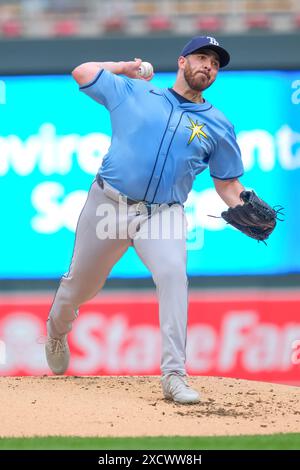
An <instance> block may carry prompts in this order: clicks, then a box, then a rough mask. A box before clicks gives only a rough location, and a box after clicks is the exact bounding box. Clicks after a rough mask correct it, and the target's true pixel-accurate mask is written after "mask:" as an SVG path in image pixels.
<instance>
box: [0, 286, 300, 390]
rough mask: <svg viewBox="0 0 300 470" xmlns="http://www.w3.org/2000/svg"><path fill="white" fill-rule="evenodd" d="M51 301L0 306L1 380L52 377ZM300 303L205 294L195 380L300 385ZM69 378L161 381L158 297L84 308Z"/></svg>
mask: <svg viewBox="0 0 300 470" xmlns="http://www.w3.org/2000/svg"><path fill="white" fill-rule="evenodd" d="M51 302H52V298H50V297H49V296H37V295H35V294H32V295H26V296H25V295H20V296H16V295H14V296H12V295H7V296H3V297H1V299H0V338H1V348H0V349H1V354H0V375H43V374H48V373H49V370H48V368H47V365H46V361H45V357H44V346H43V344H42V336H43V335H45V333H46V331H45V326H46V319H47V314H48V311H49V308H50V305H51ZM299 308H300V295H299V294H297V293H293V292H284V291H283V292H281V293H275V292H271V291H260V292H258V291H251V290H249V291H244V292H242V291H241V292H238V291H235V292H234V291H233V292H230V291H229V292H227V293H225V292H221V291H211V292H209V291H206V292H202V293H201V294H199V293H196V292H192V293H191V295H190V309H189V323H188V346H187V351H188V354H187V356H188V358H187V366H188V373H189V374H190V375H204V376H206V375H208V376H222V377H237V378H242V379H250V380H261V381H268V382H282V383H287V384H292V385H300V374H299V371H300V347H299V345H300V341H299V340H300V320H299ZM69 342H70V347H71V352H72V359H71V364H70V369H69V371H68V373H69V374H70V375H156V374H159V373H160V370H159V363H160V331H159V325H158V305H157V302H156V298H155V296H154V294H153V295H152V294H149V293H144V294H143V293H141V294H138V295H137V294H136V293H134V294H133V293H130V292H129V291H127V292H126V291H124V292H121V291H116V292H115V293H113V294H103V295H101V296H99V297H98V298H97V299H96V300H94V301H92V302H89V303H87V304H86V305H85V306H83V307H82V308H81V311H80V315H79V317H78V319H77V320H76V322H75V324H74V328H73V330H72V332H71V334H70V335H69Z"/></svg>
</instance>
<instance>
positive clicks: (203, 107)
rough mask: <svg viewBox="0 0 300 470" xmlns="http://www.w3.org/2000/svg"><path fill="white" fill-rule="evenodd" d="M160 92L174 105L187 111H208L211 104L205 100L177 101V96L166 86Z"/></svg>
mask: <svg viewBox="0 0 300 470" xmlns="http://www.w3.org/2000/svg"><path fill="white" fill-rule="evenodd" d="M161 92H162V94H163V95H165V97H166V98H167V99H168V100H169V101H171V102H172V104H173V105H174V106H177V107H179V108H182V109H186V110H188V111H193V112H199V111H200V112H201V111H208V110H209V109H211V108H212V104H211V103H210V102H209V101H207V100H205V102H204V103H188V102H184V103H179V101H178V100H177V98H176V97H175V96H174V95H173V93H172V92H171V91H169V90H168V88H164V89H162V90H161Z"/></svg>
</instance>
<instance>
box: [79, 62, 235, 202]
mask: <svg viewBox="0 0 300 470" xmlns="http://www.w3.org/2000/svg"><path fill="white" fill-rule="evenodd" d="M80 90H81V91H83V92H84V93H86V94H87V95H88V96H90V97H91V98H93V99H94V100H96V101H97V102H98V103H100V104H102V105H104V106H105V107H106V108H107V109H108V111H109V112H110V117H111V124H112V141H111V146H110V148H109V151H108V153H107V154H106V155H105V157H104V159H103V163H102V166H101V168H100V170H99V173H100V175H101V176H102V178H103V179H105V180H106V181H107V182H108V183H109V184H110V185H111V186H113V187H114V188H115V189H117V190H118V191H120V192H121V193H123V194H125V195H126V196H128V197H129V198H131V199H136V200H141V201H147V202H150V203H171V202H179V203H180V204H183V203H184V202H185V201H186V199H187V197H188V193H189V192H190V190H191V188H192V185H193V181H194V179H195V177H196V175H198V174H199V173H201V172H202V171H203V170H205V169H206V168H207V167H209V169H210V174H211V176H212V177H214V178H219V179H224V180H226V179H231V178H237V177H239V176H241V175H242V174H243V164H242V160H241V153H240V149H239V147H238V144H237V142H236V137H235V133H234V130H233V126H232V124H231V123H230V122H229V121H228V120H227V119H226V117H225V116H224V115H223V114H222V113H221V112H220V111H219V110H218V109H216V108H214V107H213V106H212V105H211V104H210V103H209V102H208V101H205V102H204V103H202V104H198V103H192V102H191V101H187V100H179V99H178V97H176V96H175V95H176V94H174V93H172V92H171V91H170V90H169V89H161V88H157V87H155V86H153V85H152V84H151V82H147V81H144V80H139V79H130V78H127V77H124V76H120V75H115V74H113V73H111V72H109V71H107V70H101V71H100V72H99V73H98V74H97V76H96V77H95V78H94V79H93V80H92V81H91V82H89V83H87V84H85V85H83V86H81V87H80ZM181 101H183V102H181Z"/></svg>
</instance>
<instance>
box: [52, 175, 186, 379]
mask: <svg viewBox="0 0 300 470" xmlns="http://www.w3.org/2000/svg"><path fill="white" fill-rule="evenodd" d="M154 207H155V208H154V211H153V212H152V213H151V217H149V214H148V212H147V210H146V208H145V206H143V205H141V204H139V205H138V204H133V205H127V204H126V203H125V202H124V201H123V199H121V196H120V193H118V191H116V190H115V189H114V188H112V187H111V186H110V185H108V184H105V185H104V188H103V189H102V188H100V187H99V185H98V183H97V182H96V181H94V183H93V184H92V186H91V188H90V191H89V194H88V198H87V201H86V203H85V206H84V208H83V210H82V212H81V214H80V217H79V219H78V224H77V230H76V237H75V245H74V251H73V256H72V261H71V265H70V269H69V272H68V273H67V274H66V275H64V276H63V277H62V279H61V282H60V285H59V288H58V290H57V292H56V295H55V298H54V302H53V304H52V307H51V310H50V314H49V317H48V321H47V329H48V335H50V336H51V337H53V338H60V337H62V336H63V335H65V334H67V333H69V332H70V331H71V328H72V323H73V321H74V320H75V319H76V317H77V314H78V309H79V307H80V305H82V304H83V303H84V302H86V301H88V300H90V299H92V298H93V297H94V296H95V295H96V294H97V292H98V291H99V290H100V289H101V288H102V287H103V285H104V283H105V281H106V279H107V277H108V275H109V273H110V271H111V269H112V268H113V266H114V265H115V263H116V262H117V261H118V260H119V259H120V258H121V256H122V255H123V254H124V253H125V252H126V250H127V249H128V248H129V246H133V247H134V248H135V250H136V252H137V254H138V256H139V257H140V258H141V260H142V261H143V263H144V264H145V265H146V266H147V267H148V269H149V270H150V272H151V273H152V277H153V280H154V283H155V285H156V290H157V295H158V300H159V321H160V330H161V338H162V358H161V372H162V374H163V375H164V374H168V373H170V372H177V373H180V374H185V359H186V330H187V306H188V282H187V275H186V218H185V214H184V210H183V207H182V206H180V205H178V204H177V205H173V206H170V207H169V206H167V205H161V206H159V205H155V206H154ZM139 209H140V212H139V211H138V210H139Z"/></svg>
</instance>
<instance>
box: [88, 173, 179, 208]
mask: <svg viewBox="0 0 300 470" xmlns="http://www.w3.org/2000/svg"><path fill="white" fill-rule="evenodd" d="M96 181H97V183H98V185H99V186H100V188H101V189H104V180H103V178H102V177H101V176H100V175H99V173H97V175H96ZM122 196H123V197H124V198H126V199H125V200H126V204H128V205H129V206H131V205H132V204H139V203H141V204H144V206H145V207H146V208H147V211H148V213H149V211H151V207H153V206H161V205H167V206H173V205H174V204H179V202H168V203H163V204H159V203H156V202H154V203H151V202H148V201H137V200H135V199H130V197H127V196H125V194H122Z"/></svg>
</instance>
